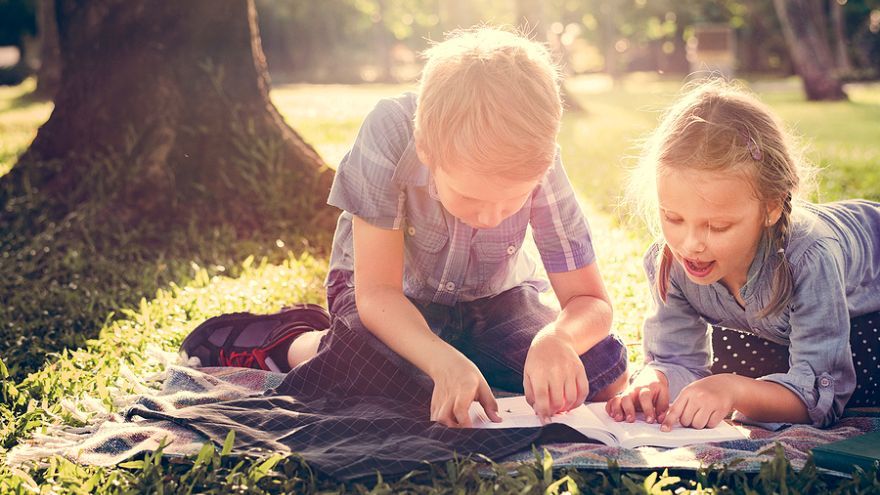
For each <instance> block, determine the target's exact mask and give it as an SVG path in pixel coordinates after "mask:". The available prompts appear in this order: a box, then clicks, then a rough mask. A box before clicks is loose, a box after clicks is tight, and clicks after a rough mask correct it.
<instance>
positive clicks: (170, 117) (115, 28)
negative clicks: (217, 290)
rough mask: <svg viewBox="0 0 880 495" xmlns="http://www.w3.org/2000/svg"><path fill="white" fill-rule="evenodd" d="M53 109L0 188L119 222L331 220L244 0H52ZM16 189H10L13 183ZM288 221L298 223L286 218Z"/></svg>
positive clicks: (322, 180) (327, 177) (248, 226)
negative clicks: (89, 208)
mask: <svg viewBox="0 0 880 495" xmlns="http://www.w3.org/2000/svg"><path fill="white" fill-rule="evenodd" d="M56 7H57V12H56V14H57V20H58V34H59V40H60V46H61V60H62V63H61V71H62V74H61V86H60V88H59V90H58V92H57V94H56V96H55V109H54V112H53V113H52V115H51V117H50V118H49V120H48V121H47V122H46V123H45V124H44V125H43V126H42V127H41V128H40V130H39V132H38V134H37V137H36V138H35V139H34V141H33V143H32V144H31V146H30V148H29V149H28V150H27V151H26V152H25V153H24V154H23V155H22V157H21V158H20V160H19V162H18V163H17V164H16V166H15V167H14V168H13V170H12V171H11V172H10V174H8V176H7V177H5V178H4V185H5V187H2V188H0V195H3V196H4V197H0V205H3V204H5V203H7V201H8V200H9V199H10V197H11V196H14V195H15V194H17V192H18V193H21V192H22V191H23V190H25V189H28V190H30V189H29V188H37V189H39V191H40V193H41V194H43V195H45V196H46V197H48V198H51V199H53V200H56V202H57V203H58V205H59V208H60V209H61V210H62V211H61V212H60V213H61V214H64V213H66V212H70V211H73V210H74V209H76V208H77V207H78V206H79V205H81V204H83V203H91V204H98V207H97V212H98V213H97V218H96V220H97V221H107V222H119V223H120V224H121V225H132V224H140V223H143V222H175V221H179V220H181V219H183V220H185V219H197V220H198V223H199V224H206V223H207V224H212V223H223V224H230V223H231V224H232V225H234V226H236V228H237V232H238V233H239V235H253V234H256V233H258V232H259V230H260V229H262V228H263V227H265V226H266V225H269V224H272V225H275V223H273V222H276V221H282V222H283V221H285V220H286V221H288V223H289V224H290V225H292V226H294V227H298V228H302V229H303V230H304V231H305V230H311V229H332V228H333V225H334V222H335V216H336V214H335V212H333V211H332V210H331V209H330V208H329V207H327V206H326V205H325V200H326V196H327V192H328V190H329V186H330V183H331V181H332V171H331V170H330V169H328V168H327V167H326V166H325V165H324V163H323V161H322V160H321V158H320V157H319V156H318V154H317V153H316V152H315V150H314V149H313V148H312V147H311V146H309V145H308V144H306V143H305V142H304V141H303V140H302V138H301V137H300V136H299V135H298V134H297V133H296V132H295V131H294V130H293V129H291V128H290V127H288V126H287V125H286V124H285V122H284V120H283V118H282V117H281V115H280V114H279V113H278V111H277V109H276V108H275V107H274V106H273V105H272V103H271V101H270V100H269V77H268V72H267V67H266V63H265V58H264V55H263V51H262V48H261V46H260V37H259V31H258V28H257V22H256V10H255V8H254V4H253V0H187V1H185V2H179V1H176V0H161V1H157V0H58V1H57V2H56ZM16 191H17V192H16ZM294 223H296V225H293V224H294Z"/></svg>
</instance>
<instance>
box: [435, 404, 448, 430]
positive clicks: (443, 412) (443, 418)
mask: <svg viewBox="0 0 880 495" xmlns="http://www.w3.org/2000/svg"><path fill="white" fill-rule="evenodd" d="M451 410H452V404H451V403H450V402H449V401H443V402H442V403H440V407H438V408H437V412H436V417H435V418H434V421H437V422H438V423H442V424H444V425H446V426H453V425H452V414H450V412H451Z"/></svg>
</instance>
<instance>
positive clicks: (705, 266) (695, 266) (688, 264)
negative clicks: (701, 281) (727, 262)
mask: <svg viewBox="0 0 880 495" xmlns="http://www.w3.org/2000/svg"><path fill="white" fill-rule="evenodd" d="M682 261H684V263H683V264H684V268H685V270H687V271H688V273H690V274H691V275H692V276H694V277H697V278H702V277H705V276H706V275H709V273H710V272H711V271H712V269H713V268H715V262H714V261H695V260H689V259H687V258H685V259H683V260H682Z"/></svg>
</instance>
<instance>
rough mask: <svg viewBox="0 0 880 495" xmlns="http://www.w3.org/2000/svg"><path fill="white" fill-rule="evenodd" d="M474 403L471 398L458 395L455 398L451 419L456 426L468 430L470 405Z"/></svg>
mask: <svg viewBox="0 0 880 495" xmlns="http://www.w3.org/2000/svg"><path fill="white" fill-rule="evenodd" d="M473 402H474V398H473V397H468V396H467V395H461V394H459V395H458V397H456V398H455V404H454V405H453V407H452V415H453V419H454V420H455V423H456V425H457V426H460V427H463V428H470V426H471V414H470V409H471V404H472V403H473Z"/></svg>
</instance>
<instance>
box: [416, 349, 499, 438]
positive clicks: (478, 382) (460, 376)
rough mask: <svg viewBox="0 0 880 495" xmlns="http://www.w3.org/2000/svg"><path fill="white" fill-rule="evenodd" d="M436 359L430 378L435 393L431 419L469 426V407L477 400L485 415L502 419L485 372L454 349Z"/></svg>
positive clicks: (461, 426) (454, 425) (432, 400)
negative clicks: (481, 371)
mask: <svg viewBox="0 0 880 495" xmlns="http://www.w3.org/2000/svg"><path fill="white" fill-rule="evenodd" d="M450 350H451V351H452V352H450V353H448V354H447V355H446V356H444V357H441V358H440V359H439V360H437V362H436V363H435V367H434V370H433V371H432V373H431V378H432V379H433V380H434V393H433V395H432V396H431V421H437V422H439V423H441V424H444V425H446V426H450V427H459V428H470V427H471V426H472V425H471V418H470V407H471V404H472V403H473V402H474V401H475V400H476V401H477V402H479V403H480V405H481V406H483V410H484V411H486V415H487V416H488V417H489V419H491V420H492V421H493V422H495V423H500V422H501V416H499V415H498V403H497V402H495V396H494V395H492V390H491V389H490V388H489V384H488V383H487V382H486V379H485V378H483V374H482V373H480V370H479V369H478V368H477V366H476V365H475V364H474V363H473V362H471V360H470V359H468V358H466V357H465V356H464V355H462V354H461V353H459V352H458V351H455V350H454V349H451V348H450Z"/></svg>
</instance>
